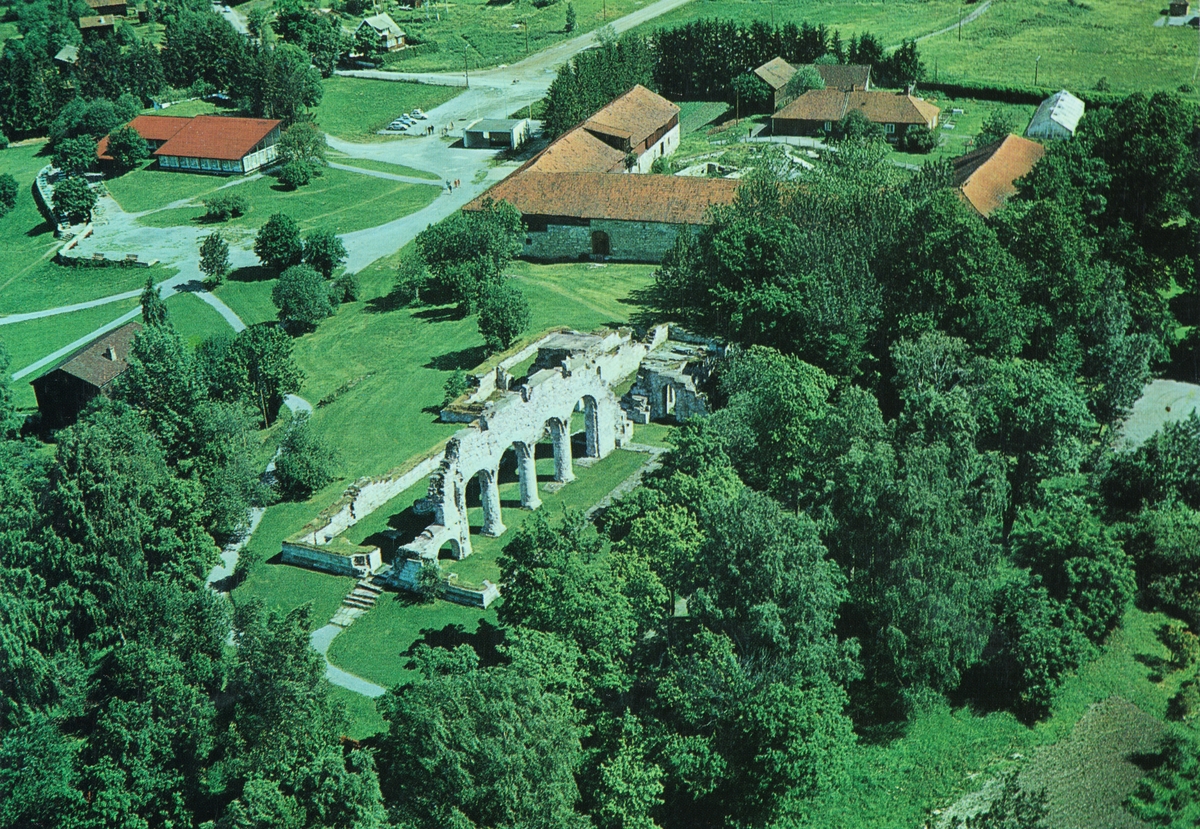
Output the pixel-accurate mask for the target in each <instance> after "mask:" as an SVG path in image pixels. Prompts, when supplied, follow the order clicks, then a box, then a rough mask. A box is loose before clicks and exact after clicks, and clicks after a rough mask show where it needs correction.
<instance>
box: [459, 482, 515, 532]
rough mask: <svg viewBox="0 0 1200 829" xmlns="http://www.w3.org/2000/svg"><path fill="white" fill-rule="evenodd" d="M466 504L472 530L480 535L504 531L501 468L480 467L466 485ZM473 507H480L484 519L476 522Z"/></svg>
mask: <svg viewBox="0 0 1200 829" xmlns="http://www.w3.org/2000/svg"><path fill="white" fill-rule="evenodd" d="M466 505H467V510H468V512H467V516H468V522H469V523H470V529H471V532H477V533H479V534H480V535H489V536H497V535H500V534H501V533H503V532H504V529H505V527H504V520H503V516H502V513H501V509H500V470H499V468H498V467H497V468H496V469H491V468H488V467H484V468H483V469H479V470H477V471H476V472H475V474H473V475H472V476H471V477H470V478H469V479H468V480H467V485H466ZM472 507H478V508H480V510H481V512H482V513H483V515H482V521H480V523H479V524H476V523H475V519H476V515H478V513H477V514H476V515H472V514H471V510H472Z"/></svg>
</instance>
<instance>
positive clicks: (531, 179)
mask: <svg viewBox="0 0 1200 829" xmlns="http://www.w3.org/2000/svg"><path fill="white" fill-rule="evenodd" d="M737 188H738V182H737V181H736V180H733V179H720V178H693V177H688V176H661V175H627V174H621V173H537V172H524V173H520V174H515V175H512V176H510V177H508V178H507V179H505V180H504V181H502V182H500V183H499V184H497V185H496V186H495V187H493V188H492V189H490V190H489V191H487V193H485V194H484V195H482V196H480V197H479V198H477V199H475V200H474V201H472V202H471V203H470V204H468V205H466V206H465V207H464V208H463V209H464V210H481V209H482V208H483V202H484V200H485V199H492V200H494V201H500V200H502V199H503V200H504V201H507V202H508V203H509V204H511V205H513V206H514V207H516V208H517V210H519V211H521V213H522V214H525V215H527V216H563V217H568V218H575V219H611V220H613V221H621V222H657V223H663V224H704V223H706V222H707V218H708V211H709V208H710V207H712V206H713V205H718V204H732V203H733V200H734V197H735V196H736V194H737Z"/></svg>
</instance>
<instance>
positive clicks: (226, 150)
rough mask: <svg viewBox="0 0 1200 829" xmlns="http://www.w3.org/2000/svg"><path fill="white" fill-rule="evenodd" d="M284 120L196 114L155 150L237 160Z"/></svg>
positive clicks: (157, 151) (174, 154)
mask: <svg viewBox="0 0 1200 829" xmlns="http://www.w3.org/2000/svg"><path fill="white" fill-rule="evenodd" d="M281 123H283V122H282V121H276V120H274V119H270V118H231V117H227V116H224V115H197V116H196V117H195V118H192V119H191V120H190V121H189V122H188V124H187V126H185V127H184V128H183V129H181V130H179V132H177V133H175V135H174V136H172V137H171V138H170V139H168V140H167V143H166V144H163V145H162V146H161V147H159V148H158V149H157V150H155V151H154V155H156V156H161V155H171V156H176V157H178V158H216V159H223V160H226V161H237V160H239V159H241V158H244V157H245V156H246V155H247V154H248V153H249V152H250V151H251V150H253V149H254V146H255V145H256V144H258V142H260V141H262V140H263V139H264V138H266V137H267V136H268V135H270V133H271V130H273V129H275V128H276V127H277V126H279V125H280V124H281Z"/></svg>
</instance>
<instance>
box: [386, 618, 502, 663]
mask: <svg viewBox="0 0 1200 829" xmlns="http://www.w3.org/2000/svg"><path fill="white" fill-rule="evenodd" d="M504 638H505V631H504V628H501V627H497V626H496V625H494V624H492V623H491V622H489V621H488V620H487V619H480V620H479V627H478V628H476V630H475V632H474V633H467V630H466V628H465V627H464V626H463V625H461V624H457V623H456V624H451V625H446V626H445V627H442V628H440V629H438V628H425V629H424V630H422V631H421V636H420V638H418V639H417V640H416V641H415V642H413V643H412V644H411V645H409V647H408V650H406V651H405V652H404V655H405V656H414V655H415V654H416V652H417V648H419V647H420V646H421V645H427V646H428V647H431V648H443V649H445V650H453V649H454V648H457V647H459V646H460V645H467V646H469V647H470V648H471V649H472V650H473V651H475V653H476V654H477V655H478V656H479V663H480V665H481V666H482V667H485V668H486V667H490V666H492V665H499V664H501V662H502V661H503V657H502V656H501V655H500V651H499V647H498V646H500V645H503V644H504Z"/></svg>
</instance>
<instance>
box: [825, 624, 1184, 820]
mask: <svg viewBox="0 0 1200 829" xmlns="http://www.w3.org/2000/svg"><path fill="white" fill-rule="evenodd" d="M1165 621H1167V617H1166V616H1164V615H1162V614H1160V613H1144V612H1142V611H1139V610H1130V611H1129V612H1128V613H1127V614H1126V616H1125V625H1124V627H1123V628H1122V629H1121V630H1118V631H1116V632H1115V633H1114V634H1112V635H1111V636H1110V638H1109V643H1108V648H1107V650H1106V651H1105V653H1104V654H1103V655H1102V656H1101V657H1100V658H1098V659H1096V660H1094V661H1093V662H1091V663H1089V664H1087V665H1085V666H1084V667H1083V668H1081V669H1080V670H1079V671H1078V672H1077V673H1076V674H1074V675H1071V676H1069V677H1068V678H1067V679H1066V681H1065V682H1064V684H1063V686H1062V688H1061V689H1060V690H1059V692H1058V694H1057V695H1056V696H1055V701H1054V705H1053V707H1052V711H1051V716H1050V717H1048V718H1047V719H1046V720H1045V721H1043V722H1040V723H1038V724H1036V725H1035V726H1034V727H1032V728H1028V727H1026V726H1025V725H1022V724H1021V723H1020V722H1018V721H1017V720H1016V718H1014V717H1013V716H1012V715H1011V714H1008V713H1006V712H999V713H991V714H986V715H978V714H974V713H972V712H971V711H970V710H968V709H952V708H950V707H949V706H946V705H938V706H935V707H933V708H931V709H929V710H927V711H924V712H922V713H920V714H918V715H916V716H915V717H914V718H913V719H912V721H911V722H910V723H909V724H908V726H907V729H906V730H905V732H904V734H903V736H902V737H900V738H898V739H894V740H891V741H885V742H879V743H872V742H870V741H865V740H864V741H863V742H861V743H860V745H859V746H858V747H857V748H856V749H855V750H854V751H853V752H852V753H851V755H850V758H849V768H850V773H849V777H848V780H847V783H846V785H844V786H843V787H841V788H840V789H838V790H837V791H835V792H831V793H830V794H829V795H827V796H825V797H823V798H819V799H817V800H816V801H815V802H814V803H813V804H812V806H811V808H810V811H809V814H808V816H807V818H808V819H807V820H806V821H805V823H804V825H805V826H810V827H820V828H821V829H825V828H826V827H828V828H829V829H833V827H838V828H839V829H858V828H859V827H879V826H897V827H901V826H921V825H923V824H926V825H932V820H931V816H930V812H931V811H932V810H933V809H936V808H944V807H946V806H948V805H950V803H951V802H953V801H954V800H955V799H956V798H957V797H959V796H961V795H963V794H965V793H968V792H973V791H976V790H978V789H979V788H980V787H981V786H982V785H983V783H984V782H985V781H986V780H987V779H988V778H989V777H991V776H994V775H995V774H996V773H997V772H999V771H1001V770H1004V769H1006V768H1009V767H1012V766H1015V765H1017V764H1016V763H1014V762H1013V761H1012V760H1010V759H1009V758H1010V757H1012V755H1014V754H1019V755H1022V756H1023V757H1025V758H1028V757H1030V756H1031V755H1032V753H1033V752H1034V751H1035V750H1036V749H1037V747H1038V746H1042V745H1046V744H1049V743H1053V742H1056V741H1057V740H1060V739H1062V738H1064V737H1066V736H1067V735H1068V734H1070V732H1071V730H1072V728H1073V727H1074V725H1075V723H1076V722H1078V721H1079V719H1080V718H1081V717H1082V716H1083V715H1084V714H1085V713H1086V712H1087V709H1088V706H1090V705H1091V704H1093V703H1095V702H1099V701H1101V700H1104V699H1107V698H1108V697H1110V696H1112V695H1114V694H1115V695H1118V696H1120V697H1122V698H1124V699H1126V700H1129V701H1130V702H1132V703H1133V704H1134V705H1136V706H1138V707H1139V708H1141V709H1142V710H1143V711H1145V712H1146V713H1148V714H1151V715H1153V716H1155V717H1160V718H1161V717H1163V716H1164V715H1165V713H1166V707H1167V702H1168V700H1169V699H1170V698H1171V696H1173V695H1174V694H1175V692H1176V691H1177V690H1178V689H1179V685H1180V683H1181V682H1182V681H1183V680H1184V679H1186V678H1187V677H1188V676H1189V675H1190V674H1191V673H1192V672H1194V670H1195V669H1194V668H1193V669H1191V670H1190V671H1188V672H1176V673H1169V674H1167V675H1166V676H1165V677H1163V678H1162V679H1161V680H1156V677H1155V676H1154V670H1155V669H1154V668H1152V667H1151V666H1150V665H1149V664H1147V663H1153V662H1154V661H1155V660H1156V659H1162V658H1164V657H1165V656H1166V655H1167V653H1166V650H1165V649H1164V648H1163V647H1162V645H1161V644H1160V643H1159V641H1158V638H1157V636H1156V631H1157V630H1158V628H1159V626H1161V625H1162V624H1163V623H1164V622H1165ZM1079 796H1081V797H1088V796H1089V795H1088V793H1087V792H1085V791H1081V792H1080V793H1079ZM927 822H928V823H927Z"/></svg>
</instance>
